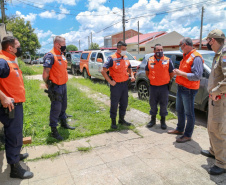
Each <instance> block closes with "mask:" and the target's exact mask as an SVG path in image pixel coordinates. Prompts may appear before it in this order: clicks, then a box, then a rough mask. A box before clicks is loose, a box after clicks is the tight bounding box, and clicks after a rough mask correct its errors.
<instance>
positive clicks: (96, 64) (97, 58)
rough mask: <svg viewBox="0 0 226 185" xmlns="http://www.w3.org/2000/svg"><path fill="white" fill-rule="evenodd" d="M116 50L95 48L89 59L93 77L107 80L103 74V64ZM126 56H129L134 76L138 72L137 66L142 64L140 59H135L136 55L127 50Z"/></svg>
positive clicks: (90, 71)
mask: <svg viewBox="0 0 226 185" xmlns="http://www.w3.org/2000/svg"><path fill="white" fill-rule="evenodd" d="M115 52H116V50H93V51H92V53H91V56H90V60H89V73H90V75H91V76H92V77H95V78H98V79H101V80H105V79H104V77H103V76H102V74H101V69H102V67H103V64H104V63H105V62H106V61H107V58H108V57H109V56H111V55H113V54H114V53H115ZM126 56H127V57H128V59H129V61H130V64H131V67H132V70H133V73H134V76H135V75H136V72H137V66H138V65H140V63H141V62H140V61H137V60H135V59H134V57H133V56H132V55H131V54H130V53H128V52H127V54H126Z"/></svg>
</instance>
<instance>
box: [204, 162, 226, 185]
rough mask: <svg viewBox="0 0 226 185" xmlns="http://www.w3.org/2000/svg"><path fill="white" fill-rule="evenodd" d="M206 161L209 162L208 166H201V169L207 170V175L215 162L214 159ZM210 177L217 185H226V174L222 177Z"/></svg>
mask: <svg viewBox="0 0 226 185" xmlns="http://www.w3.org/2000/svg"><path fill="white" fill-rule="evenodd" d="M206 161H207V165H206V164H203V165H201V167H202V168H204V169H205V170H206V173H208V170H209V169H210V168H211V167H212V166H213V165H214V161H215V160H214V159H212V158H207V159H206ZM209 176H210V180H211V181H213V182H215V183H216V184H219V185H223V184H226V173H224V174H221V175H210V174H209Z"/></svg>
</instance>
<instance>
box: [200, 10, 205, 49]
mask: <svg viewBox="0 0 226 185" xmlns="http://www.w3.org/2000/svg"><path fill="white" fill-rule="evenodd" d="M203 13H204V6H203V7H202V15H201V28H200V38H199V49H202V26H203Z"/></svg>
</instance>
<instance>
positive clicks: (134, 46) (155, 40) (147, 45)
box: [126, 31, 183, 55]
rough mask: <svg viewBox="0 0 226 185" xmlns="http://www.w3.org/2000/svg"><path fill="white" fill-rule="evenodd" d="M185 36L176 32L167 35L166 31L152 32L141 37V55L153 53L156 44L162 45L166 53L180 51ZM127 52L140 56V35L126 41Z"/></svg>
mask: <svg viewBox="0 0 226 185" xmlns="http://www.w3.org/2000/svg"><path fill="white" fill-rule="evenodd" d="M182 38H183V36H182V35H181V34H179V33H177V32H176V31H172V32H170V33H167V32H165V31H159V32H152V33H147V34H142V35H140V36H139V54H143V55H144V54H146V53H152V52H153V48H154V46H155V44H161V45H162V46H163V48H164V51H170V50H178V49H179V46H178V45H179V43H180V40H181V39H182ZM126 44H127V51H128V52H130V53H131V54H133V55H136V54H138V35H136V36H134V37H132V38H129V39H127V40H126Z"/></svg>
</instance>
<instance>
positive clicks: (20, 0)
mask: <svg viewBox="0 0 226 185" xmlns="http://www.w3.org/2000/svg"><path fill="white" fill-rule="evenodd" d="M17 1H19V2H21V3H23V4H26V5H28V6H31V7H35V8H36V9H40V10H46V11H50V12H52V11H54V12H55V13H57V14H63V15H72V16H104V15H109V14H114V13H109V14H101V15H93V14H92V15H78V14H72V13H63V12H59V11H56V10H49V9H46V8H40V7H38V6H34V5H32V4H29V3H26V2H24V1H22V0H17Z"/></svg>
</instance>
